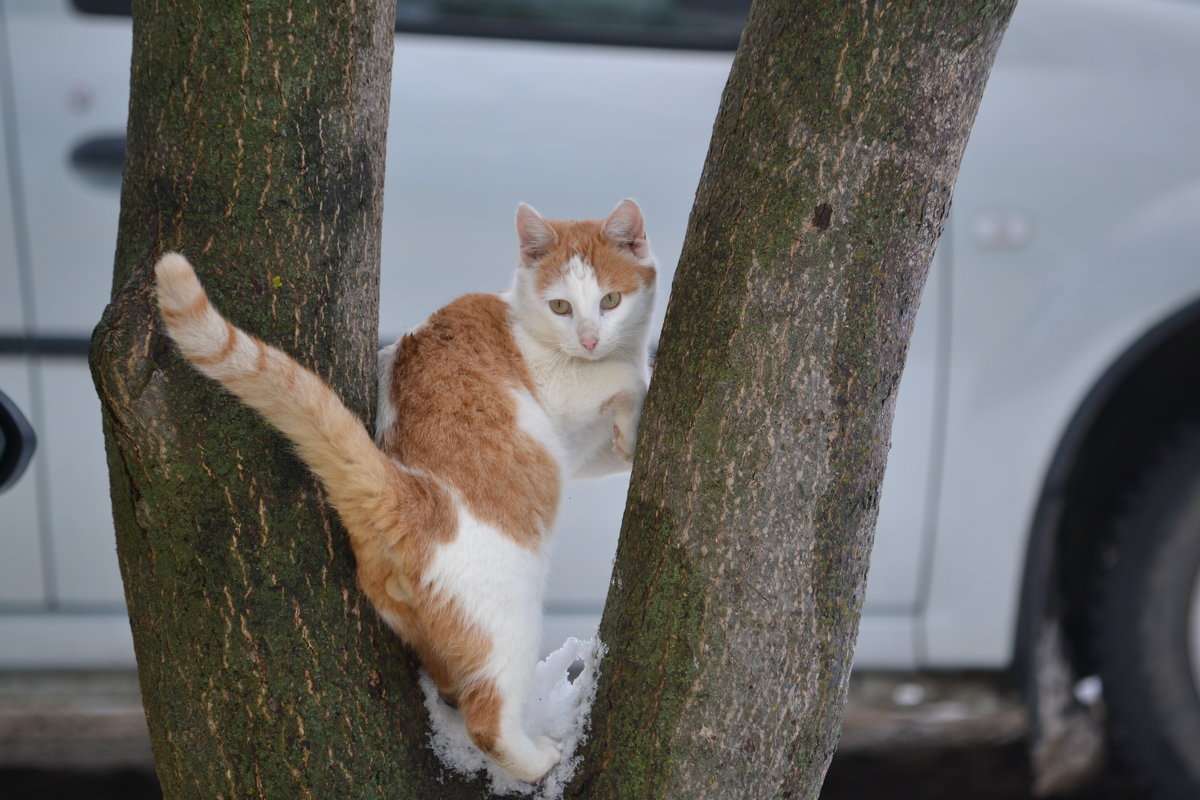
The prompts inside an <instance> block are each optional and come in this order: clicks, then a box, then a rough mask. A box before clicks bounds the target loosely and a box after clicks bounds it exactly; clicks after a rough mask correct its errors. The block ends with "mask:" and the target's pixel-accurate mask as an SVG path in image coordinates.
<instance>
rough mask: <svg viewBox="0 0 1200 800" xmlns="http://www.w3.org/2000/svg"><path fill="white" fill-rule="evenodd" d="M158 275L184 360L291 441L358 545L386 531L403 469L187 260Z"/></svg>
mask: <svg viewBox="0 0 1200 800" xmlns="http://www.w3.org/2000/svg"><path fill="white" fill-rule="evenodd" d="M154 272H155V277H156V280H157V284H158V306H159V311H160V313H161V314H162V318H163V322H165V323H166V326H167V331H168V332H169V333H170V335H171V338H172V339H174V340H175V344H176V345H177V346H178V348H179V351H180V352H181V353H182V354H183V355H184V357H185V358H187V360H188V361H190V362H192V364H193V365H195V367H196V368H197V369H198V370H200V372H202V373H204V374H205V375H207V376H208V377H210V378H212V379H213V380H215V381H218V382H219V383H221V384H222V385H223V386H225V387H226V388H227V389H228V390H229V391H231V392H233V394H235V395H236V396H237V397H238V398H239V399H241V400H242V402H244V403H245V404H246V405H248V406H250V407H251V408H253V409H254V410H255V411H258V412H259V413H260V414H262V415H263V416H264V417H265V418H266V419H267V421H268V422H270V423H271V424H272V425H274V426H275V427H276V428H278V429H279V430H280V431H282V432H283V433H284V435H286V436H287V437H288V438H289V439H291V440H292V442H293V443H294V444H295V445H296V448H297V450H298V451H299V455H300V457H301V458H302V459H303V460H304V461H305V463H307V464H308V466H309V468H310V469H312V471H313V472H314V473H316V475H317V477H318V478H320V479H321V482H322V483H323V484H325V488H326V491H327V492H328V493H329V499H330V501H331V502H332V503H333V505H334V507H335V508H337V510H338V513H339V514H340V515H341V516H342V521H343V522H344V523H345V525H346V529H347V530H348V531H349V532H350V534H351V537H352V538H354V537H356V536H361V535H363V534H368V535H369V534H370V533H374V532H379V531H380V529H381V526H386V524H387V522H386V521H385V520H382V519H376V518H375V517H376V509H377V508H378V506H379V503H378V498H379V492H380V487H384V486H388V485H395V484H396V482H397V481H396V478H397V477H398V475H397V473H398V472H399V470H398V469H397V467H396V466H395V465H394V464H393V463H392V462H391V460H390V459H388V457H387V456H386V455H384V454H383V453H382V452H381V451H380V450H379V448H378V447H376V446H375V443H374V442H373V441H372V440H371V437H370V435H368V433H367V431H366V429H365V428H364V427H363V424H362V422H361V421H360V420H359V419H358V418H357V417H356V416H354V414H353V413H351V412H350V410H349V409H348V408H346V406H345V405H344V404H343V403H342V401H341V399H340V398H339V397H338V396H337V394H335V393H334V391H333V390H332V389H330V388H329V387H328V386H327V385H326V384H325V382H324V381H322V380H321V379H320V378H319V377H318V376H317V375H316V374H315V373H313V372H311V371H310V370H307V369H305V368H304V367H302V366H301V365H300V364H298V363H297V362H296V361H295V360H294V359H293V358H292V357H291V356H289V355H287V354H286V353H284V352H282V351H280V350H277V349H275V348H274V347H271V346H270V345H268V344H266V343H264V342H263V341H261V340H260V339H258V338H256V337H254V336H252V335H250V334H248V333H246V332H245V331H243V330H240V329H239V328H237V327H235V326H234V325H233V323H231V322H229V321H228V320H227V319H225V318H224V317H223V316H221V314H220V312H218V311H217V310H216V309H215V308H214V307H213V306H212V304H211V303H210V302H209V301H208V295H206V294H205V292H204V288H203V287H202V286H201V285H200V281H199V279H197V277H196V273H195V271H194V270H193V269H192V265H191V264H189V263H188V261H187V259H186V258H184V257H183V256H181V255H179V254H178V253H168V254H166V255H164V256H163V257H162V258H161V259H160V260H159V262H158V264H156V265H155V267H154Z"/></svg>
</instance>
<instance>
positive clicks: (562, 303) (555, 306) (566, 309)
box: [550, 300, 571, 315]
mask: <svg viewBox="0 0 1200 800" xmlns="http://www.w3.org/2000/svg"><path fill="white" fill-rule="evenodd" d="M550 310H551V311H553V312H554V313H555V314H560V315H565V314H570V313H571V304H570V303H568V302H567V301H566V300H551V301H550Z"/></svg>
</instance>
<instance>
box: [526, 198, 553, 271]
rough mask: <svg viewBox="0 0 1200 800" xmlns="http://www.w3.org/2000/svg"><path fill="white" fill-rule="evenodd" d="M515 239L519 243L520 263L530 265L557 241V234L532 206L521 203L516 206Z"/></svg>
mask: <svg viewBox="0 0 1200 800" xmlns="http://www.w3.org/2000/svg"><path fill="white" fill-rule="evenodd" d="M517 239H518V241H520V243H521V264H522V265H523V266H526V267H532V266H533V265H534V264H535V263H536V262H537V260H538V259H539V258H541V257H542V256H544V255H546V252H547V251H548V250H549V249H550V248H551V247H553V246H554V245H555V244H557V243H558V234H557V233H555V232H554V228H552V227H550V223H549V222H546V218H545V217H543V216H542V215H541V214H539V213H538V212H537V211H536V210H535V209H534V207H533V206H531V205H528V204H527V203H521V204H520V205H518V206H517Z"/></svg>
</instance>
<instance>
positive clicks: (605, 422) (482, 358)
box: [155, 200, 655, 783]
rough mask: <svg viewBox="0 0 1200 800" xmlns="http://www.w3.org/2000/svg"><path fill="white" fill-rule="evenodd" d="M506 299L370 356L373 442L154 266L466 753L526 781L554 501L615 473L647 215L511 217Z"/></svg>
mask: <svg viewBox="0 0 1200 800" xmlns="http://www.w3.org/2000/svg"><path fill="white" fill-rule="evenodd" d="M517 235H518V239H519V242H520V261H519V264H518V267H517V271H516V278H515V280H514V282H513V285H512V288H510V289H509V290H508V291H506V292H503V293H500V294H473V295H467V296H464V297H460V298H459V299H457V300H455V301H454V302H452V303H450V304H449V305H447V306H445V307H444V308H442V309H441V310H439V311H437V312H435V313H434V314H433V315H432V316H430V317H429V318H428V319H427V320H426V321H425V322H423V323H421V324H420V325H419V326H417V328H416V329H414V330H413V331H411V332H410V333H407V334H405V335H404V336H403V337H402V338H401V339H400V340H399V341H398V342H396V343H395V344H393V345H391V346H389V347H387V348H384V349H383V350H382V351H380V354H379V366H380V370H379V404H378V409H377V420H376V431H375V439H374V441H372V439H371V437H370V436H368V434H367V432H366V430H365V429H364V428H363V424H362V422H361V421H360V420H359V419H358V418H357V417H355V416H354V415H353V414H352V413H351V412H350V411H349V410H347V409H346V407H345V406H344V405H343V404H342V402H341V400H340V399H339V398H338V396H337V395H336V394H335V393H334V392H333V391H332V390H331V389H329V387H328V386H326V385H325V384H324V383H323V382H322V381H321V379H320V378H318V377H317V376H316V375H315V374H314V373H312V372H310V371H309V370H307V369H305V368H304V367H302V366H300V365H299V364H298V363H296V362H295V361H294V360H293V359H292V358H291V357H290V356H288V355H286V354H285V353H283V352H281V351H279V350H277V349H275V348H273V347H270V346H269V345H266V344H264V343H263V342H262V341H260V340H258V339H256V338H255V337H253V336H251V335H250V334H247V333H245V332H243V331H241V330H239V329H237V328H236V327H234V326H233V324H232V323H230V322H229V321H227V320H226V319H225V318H224V317H222V316H221V315H220V314H219V313H218V312H217V310H216V309H215V308H213V306H212V305H211V304H210V303H209V301H208V299H207V297H206V295H205V293H204V289H203V288H202V287H201V285H200V282H199V280H198V279H197V278H196V275H195V273H194V271H193V270H192V267H191V265H190V264H189V263H188V262H187V260H186V259H185V258H184V257H183V256H181V255H178V254H175V253H170V254H167V255H164V256H163V257H162V259H161V260H160V261H159V262H158V264H157V265H156V267H155V273H156V279H157V284H158V302H159V308H160V311H161V314H162V318H163V321H164V322H165V323H166V327H167V330H168V331H169V333H170V335H171V337H172V338H173V339H174V340H175V342H176V344H177V346H178V348H179V350H180V352H181V353H182V354H183V355H184V356H185V357H186V358H187V359H188V360H189V361H191V362H192V363H193V364H194V365H195V366H196V367H197V368H198V369H199V370H200V371H201V372H203V373H204V374H205V375H208V376H209V377H211V378H213V379H214V380H216V381H219V382H220V383H222V384H223V385H224V386H225V387H227V388H228V389H229V390H230V391H231V392H233V393H234V394H235V395H237V396H238V397H239V398H240V399H241V400H242V401H243V402H244V403H246V404H247V405H249V406H250V407H252V408H254V409H256V410H257V411H259V412H260V413H261V414H262V415H263V416H264V417H265V418H266V419H267V420H268V421H269V422H270V423H271V424H272V425H274V426H275V427H277V428H278V429H279V430H281V431H282V432H283V433H284V434H286V435H287V436H288V437H289V438H290V439H291V440H292V441H293V442H294V443H295V445H296V448H297V451H298V453H299V455H300V457H301V458H302V459H303V460H304V461H305V462H306V463H307V464H308V466H309V467H310V468H311V469H312V471H313V472H314V473H315V474H316V475H317V476H318V477H319V478H320V479H321V481H322V483H323V484H324V486H325V489H326V492H327V493H328V497H329V500H330V502H331V503H332V504H333V506H334V507H335V508H336V509H337V511H338V513H339V515H340V516H341V518H342V521H343V523H344V524H345V527H346V530H347V531H348V532H349V535H350V540H351V543H352V545H353V549H354V553H355V558H356V561H357V569H358V580H359V583H360V585H361V586H362V589H363V591H364V592H365V593H366V595H367V597H368V598H369V599H370V601H371V603H372V604H373V605H374V607H375V608H376V610H377V611H378V612H379V614H380V616H381V617H382V618H383V619H384V621H385V622H386V623H387V624H388V625H389V626H390V627H391V628H392V629H394V630H395V631H396V632H397V633H398V634H399V635H400V636H401V638H403V640H404V641H405V642H407V643H408V644H409V645H411V646H412V647H413V649H414V650H415V651H416V652H417V654H418V656H419V657H420V659H421V662H422V664H423V665H424V667H425V669H426V670H427V671H428V673H429V675H430V677H431V678H432V679H433V681H434V682H435V683H436V684H437V687H438V689H439V691H440V692H441V694H442V696H443V697H444V698H446V699H447V701H448V702H450V703H451V704H452V705H456V706H457V707H458V708H459V709H460V710H461V712H462V714H463V716H464V720H465V722H466V726H467V729H468V731H469V733H470V735H471V739H472V740H473V741H474V742H475V744H476V745H477V746H478V747H479V748H480V750H482V751H483V752H484V753H486V754H487V755H488V756H489V757H491V758H492V759H493V760H494V761H495V762H496V763H497V764H498V765H500V766H501V767H503V768H504V769H505V770H507V771H508V772H509V773H511V774H512V775H513V776H515V777H517V778H519V779H520V780H523V781H527V782H530V783H534V782H537V781H539V780H540V779H541V778H542V777H543V776H545V774H546V773H547V771H549V770H550V768H551V767H553V766H554V764H555V763H556V762H557V761H558V760H559V757H560V753H559V749H558V745H557V743H556V742H554V741H551V740H549V739H547V738H545V737H538V738H533V737H530V736H529V735H528V734H527V732H526V730H525V728H524V725H523V721H522V713H523V709H524V708H525V703H526V696H527V694H528V692H529V684H530V681H531V678H532V674H533V667H534V664H535V663H536V660H537V648H538V645H539V638H540V627H541V613H542V612H541V602H542V592H543V585H544V582H545V571H546V558H547V549H548V548H547V544H548V542H547V539H548V537H549V534H550V532H551V529H552V527H553V525H554V519H555V514H556V512H557V509H558V504H559V499H560V497H561V494H562V485H563V482H564V481H565V480H567V479H570V478H575V477H586V476H598V475H604V474H609V473H612V472H617V471H621V470H626V469H628V468H629V461H630V460H631V458H632V454H633V448H634V443H635V441H636V439H637V425H638V417H639V414H640V413H641V406H642V400H643V398H644V397H645V393H646V385H647V381H648V379H649V375H648V363H649V359H648V352H647V334H648V324H649V321H650V313H651V307H652V305H653V299H654V280H655V269H654V266H655V262H654V257H653V255H652V254H651V253H650V246H649V240H648V239H647V237H646V232H645V226H644V221H643V217H642V213H641V210H640V209H639V208H638V206H637V204H636V203H634V202H633V201H632V200H624V201H622V202H621V203H620V204H618V205H617V207H616V208H615V209H614V210H613V212H612V213H611V214H609V216H608V217H607V218H606V219H604V220H590V221H582V222H578V221H558V220H547V219H545V218H543V217H542V216H541V215H539V214H538V213H537V212H536V211H535V210H533V209H532V208H531V207H529V206H527V205H524V204H522V205H521V206H520V207H519V208H518V209H517Z"/></svg>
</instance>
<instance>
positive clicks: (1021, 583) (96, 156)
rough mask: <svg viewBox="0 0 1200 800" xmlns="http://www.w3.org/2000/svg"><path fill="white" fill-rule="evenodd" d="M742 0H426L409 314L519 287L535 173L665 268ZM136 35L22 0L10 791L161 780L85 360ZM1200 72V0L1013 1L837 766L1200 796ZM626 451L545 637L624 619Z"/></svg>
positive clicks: (11, 432)
mask: <svg viewBox="0 0 1200 800" xmlns="http://www.w3.org/2000/svg"><path fill="white" fill-rule="evenodd" d="M748 6H749V2H748V0H570V1H569V2H566V1H564V0H444V1H439V0H427V1H425V2H408V1H407V0H401V2H400V3H399V7H398V11H397V20H396V29H397V34H396V51H395V63H394V67H393V88H392V99H391V121H390V130H389V138H388V174H387V187H386V199H385V217H384V233H383V263H382V279H381V280H382V284H381V289H382V303H381V339H382V340H390V339H393V338H395V337H396V336H397V335H399V334H400V333H401V332H402V331H403V330H404V329H405V328H406V327H408V326H410V325H413V324H415V323H417V322H419V321H420V320H421V319H423V318H424V317H425V316H426V315H427V314H428V313H429V312H430V311H431V310H433V309H435V308H437V307H439V306H440V305H442V304H444V303H445V302H446V301H448V300H449V299H451V298H452V297H454V296H456V295H458V294H461V293H463V292H467V291H496V290H500V289H503V288H506V287H507V285H508V282H509V280H510V276H511V271H512V269H513V266H514V265H515V252H516V250H515V247H516V245H515V238H514V235H513V227H512V220H513V213H514V211H515V208H516V204H517V203H518V202H519V201H525V202H528V203H531V204H532V205H534V206H536V207H537V208H538V209H539V210H540V211H541V212H542V213H544V214H546V215H547V216H550V217H556V218H596V217H602V216H604V215H606V214H607V213H608V211H609V210H611V208H612V207H613V206H614V205H615V204H616V203H617V202H618V201H619V200H620V199H621V198H623V197H627V196H629V197H633V198H635V199H636V200H638V202H639V203H640V204H641V206H642V208H643V210H644V212H645V214H646V217H647V225H648V232H649V235H650V239H651V242H652V245H653V247H654V250H655V252H656V254H657V255H658V258H659V261H660V282H659V285H660V287H662V289H661V290H660V291H661V292H662V294H663V295H665V289H666V287H667V286H669V285H670V280H671V276H672V272H673V269H674V265H675V262H676V260H677V258H678V255H679V251H680V247H681V245H682V241H683V236H684V232H685V228H686V223H687V217H688V213H689V211H690V208H691V203H692V199H693V196H694V193H695V189H696V185H697V182H698V179H699V175H700V170H701V167H702V165H703V161H704V157H705V153H706V151H707V146H708V140H709V135H710V132H711V127H712V122H713V118H714V116H715V113H716V110H717V106H718V103H719V100H720V94H721V90H722V88H723V85H724V81H725V77H726V74H727V72H728V69H729V65H730V62H731V59H732V54H733V50H734V48H735V47H736V44H737V39H738V35H739V32H740V29H741V25H742V22H743V20H744V17H745V13H746V10H747V8H748ZM130 41H131V20H130V16H129V3H128V2H127V1H126V2H119V1H115V0H114V1H105V0H75V2H67V0H55V1H54V2H51V1H50V0H0V154H2V157H0V393H2V398H3V399H2V401H0V443H2V446H3V451H2V452H3V455H2V456H0V491H2V492H3V493H2V494H0V794H3V795H4V796H6V797H18V796H26V795H25V794H21V793H22V792H24V793H27V794H28V796H33V793H34V792H37V793H38V796H42V795H44V793H45V791H48V789H46V786H47V784H46V782H47V781H55V782H56V783H55V784H54V786H55V787H57V788H56V789H55V790H54V791H55V793H56V794H57V796H62V797H66V796H72V795H69V794H68V793H69V792H70V791H75V790H74V789H70V788H67V787H68V784H66V783H64V781H67V780H69V779H76V780H78V781H79V787H80V788H79V791H80V792H86V793H81V794H79V795H78V796H80V797H84V796H87V797H105V796H113V797H116V796H121V797H130V798H133V797H142V796H154V795H153V792H154V791H155V789H154V781H153V777H152V773H151V772H150V756H149V750H148V740H147V737H146V733H145V723H144V721H143V719H142V715H141V707H140V702H139V699H138V694H137V687H136V674H135V672H134V659H133V648H132V642H131V638H130V633H129V628H128V623H127V620H126V617H125V612H124V601H123V593H122V588H121V582H120V576H119V572H118V568H117V561H116V554H115V549H114V542H113V533H112V524H111V519H110V512H109V504H108V494H107V491H108V490H107V486H108V484H107V475H106V467H105V460H104V453H103V441H102V436H101V427H100V414H99V404H98V402H97V400H96V398H95V394H94V391H93V389H92V386H91V379H90V376H89V374H88V370H87V364H86V351H87V342H88V337H89V335H90V332H91V329H92V327H93V326H94V324H95V323H96V321H97V320H98V319H99V317H100V313H101V310H102V309H103V307H104V305H105V303H106V302H107V299H108V295H109V289H110V281H111V269H112V254H113V249H114V244H115V236H116V224H117V214H118V203H119V190H120V178H121V170H122V164H123V156H124V129H125V114H126V109H127V103H128V65H129V58H130ZM1198 87H1200V2H1198V0H1021V2H1020V3H1019V5H1018V8H1017V11H1016V14H1015V16H1014V17H1013V21H1012V24H1011V27H1010V30H1009V32H1008V34H1007V36H1006V38H1005V41H1004V44H1003V46H1002V48H1001V51H1000V54H999V57H998V59H997V62H996V66H995V68H994V71H993V73H992V77H991V80H990V83H989V86H988V89H987V92H986V94H985V96H984V100H983V103H982V106H981V109H980V112H979V116H978V119H977V122H976V125H975V129H974V131H973V133H972V137H971V142H970V145H969V146H968V149H967V153H966V157H965V160H964V163H963V166H962V170H961V173H960V178H959V182H958V185H957V187H956V190H955V198H954V206H953V210H952V213H951V218H950V221H949V223H948V225H947V226H946V230H945V234H944V235H943V238H942V241H941V244H940V247H939V249H938V252H937V255H936V257H935V260H934V264H933V268H932V271H931V273H930V276H929V280H928V283H927V286H926V291H925V296H924V299H923V302H922V306H921V310H920V313H919V316H918V320H917V325H916V330H915V333H914V337H913V341H912V345H911V349H910V355H909V360H908V364H907V367H906V370H905V374H904V380H903V383H902V386H901V391H900V394H899V400H898V405H897V409H896V422H895V429H894V434H893V445H892V449H891V453H890V456H889V468H888V473H887V478H886V480H885V485H884V490H883V496H882V501H881V508H880V517H879V523H878V531H877V538H876V546H875V551H874V555H873V558H872V565H871V571H870V576H869V584H868V592H867V598H866V604H865V608H864V613H863V619H862V624H861V631H860V637H859V642H858V647H857V650H856V657H855V678H854V684H853V687H852V697H851V706H850V711H849V713H848V717H847V724H846V730H845V735H844V738H843V746H842V749H841V751H839V755H838V758H837V759H836V760H835V764H834V767H833V769H832V770H831V772H830V776H829V780H828V781H827V786H826V791H825V796H826V797H860V798H861V797H873V796H880V797H882V796H885V794H886V795H887V796H892V795H893V794H895V793H896V792H899V793H902V794H904V795H905V796H929V797H935V796H947V797H949V796H955V797H962V796H971V797H980V798H991V797H996V798H1000V797H1003V798H1018V797H1030V796H1032V794H1033V792H1034V791H1035V789H1036V790H1037V791H1039V792H1040V793H1042V794H1049V793H1054V792H1058V793H1060V794H1062V796H1074V797H1089V798H1105V797H1114V798H1115V797H1121V798H1132V797H1135V796H1147V797H1155V798H1184V797H1188V798H1194V797H1200V692H1198V690H1197V687H1198V686H1200V392H1198V391H1197V390H1198V389H1200V386H1198V385H1197V384H1198V379H1197V354H1198V353H1200V102H1198V101H1200V88H1198ZM663 309H665V297H662V296H661V295H660V301H659V312H658V319H659V320H660V321H661V318H662V312H663ZM31 432H33V433H34V434H35V435H36V439H37V446H36V449H34V448H33V447H32V446H31V443H32V440H33V438H34V437H33V435H31ZM625 486H626V484H625V481H624V479H615V480H607V481H600V482H595V483H591V484H579V485H576V486H573V487H571V488H570V489H569V498H568V500H567V502H566V504H565V507H564V513H563V515H562V519H561V521H560V525H559V528H560V530H559V532H558V542H557V551H556V557H555V559H556V560H555V563H554V565H553V567H552V571H551V577H550V585H549V590H548V597H547V615H548V616H547V619H548V624H547V631H546V641H545V646H546V649H553V647H555V646H557V644H558V643H559V642H561V641H562V639H563V638H564V637H565V636H568V635H574V636H587V635H590V633H591V631H592V630H593V629H594V627H595V625H596V622H597V621H598V618H599V613H600V610H601V608H602V606H603V601H604V595H605V593H606V591H607V587H608V579H609V566H610V565H611V562H612V557H613V552H614V550H615V545H616V536H617V531H618V528H619V523H620V516H621V510H622V507H623V503H624V492H625ZM1030 754H1032V755H1030ZM106 787H111V795H110V794H105V792H108V791H109V788H106ZM901 787H904V788H901ZM1141 792H1145V794H1144V795H1143V794H1140V793H1141Z"/></svg>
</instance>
